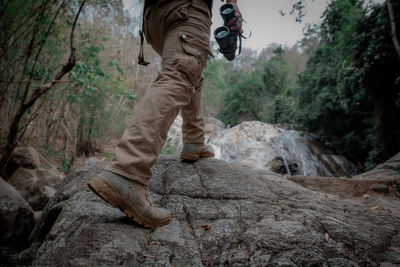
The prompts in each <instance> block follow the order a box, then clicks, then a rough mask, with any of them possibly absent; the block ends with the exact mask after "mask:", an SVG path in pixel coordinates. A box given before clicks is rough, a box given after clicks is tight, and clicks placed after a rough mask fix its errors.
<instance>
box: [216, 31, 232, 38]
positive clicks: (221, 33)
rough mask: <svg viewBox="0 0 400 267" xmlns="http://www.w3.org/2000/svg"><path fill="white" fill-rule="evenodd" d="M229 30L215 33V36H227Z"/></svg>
mask: <svg viewBox="0 0 400 267" xmlns="http://www.w3.org/2000/svg"><path fill="white" fill-rule="evenodd" d="M228 34H229V32H228V31H220V32H218V33H216V34H215V38H219V39H222V38H225V37H226V36H228Z"/></svg>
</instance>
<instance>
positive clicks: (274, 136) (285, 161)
mask: <svg viewBox="0 0 400 267" xmlns="http://www.w3.org/2000/svg"><path fill="white" fill-rule="evenodd" d="M207 142H208V144H209V145H210V146H211V147H212V148H213V150H214V151H215V154H216V158H219V159H222V160H224V161H226V162H230V163H235V162H246V163H251V165H252V166H253V167H254V168H257V169H270V170H273V171H275V172H277V173H281V174H289V175H296V174H297V175H306V176H330V177H332V176H351V175H354V174H355V173H356V172H357V169H356V166H355V165H354V164H353V163H352V162H350V161H349V160H347V159H346V158H345V157H342V156H339V155H335V154H334V153H333V152H332V151H331V150H329V149H328V148H327V147H326V146H325V145H324V144H323V143H322V142H321V141H320V140H319V139H318V138H317V137H316V136H313V135H311V134H309V133H305V132H299V131H294V130H285V129H282V128H279V127H277V126H275V125H271V124H267V123H262V122H258V121H246V122H242V123H241V124H239V125H237V126H235V127H232V128H230V129H220V130H218V131H217V132H216V133H215V134H214V135H213V136H211V137H209V138H208V139H207Z"/></svg>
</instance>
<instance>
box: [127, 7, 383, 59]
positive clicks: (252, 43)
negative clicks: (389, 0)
mask: <svg viewBox="0 0 400 267" xmlns="http://www.w3.org/2000/svg"><path fill="white" fill-rule="evenodd" d="M123 1H124V4H125V7H126V8H127V9H128V10H129V13H130V14H131V15H133V16H138V15H139V16H140V14H141V11H138V9H137V5H135V3H137V1H138V0H123ZM296 1H297V0H238V6H239V8H240V10H241V12H242V16H243V18H244V19H245V20H246V21H247V23H245V24H244V25H243V29H244V35H245V36H246V35H248V33H249V32H250V30H251V32H252V36H251V38H250V39H248V40H244V41H243V47H245V48H251V49H254V50H257V51H261V50H262V49H263V48H265V47H267V46H268V44H270V43H279V44H283V45H289V46H291V45H294V44H295V43H296V42H297V41H299V40H300V39H302V37H303V31H302V30H303V28H304V26H305V25H306V23H317V24H319V23H320V22H321V16H322V13H323V12H324V10H325V8H326V6H327V4H328V2H329V0H306V14H305V17H304V18H303V22H302V23H298V22H296V18H295V16H294V15H290V14H289V11H290V10H291V7H292V5H293V4H294V3H295V2H296ZM374 1H375V2H380V3H382V2H383V1H384V0H374ZM224 2H225V1H224ZM222 4H223V2H221V1H220V0H214V7H213V25H212V32H213V31H214V30H215V29H216V28H217V27H219V26H222V24H223V22H222V18H221V16H220V15H219V8H220V6H221V5H222ZM280 10H282V11H283V12H284V13H286V15H285V16H282V15H281V14H280V12H279V11H280ZM211 39H212V40H213V39H214V37H211Z"/></svg>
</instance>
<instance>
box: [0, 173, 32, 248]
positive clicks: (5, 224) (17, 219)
mask: <svg viewBox="0 0 400 267" xmlns="http://www.w3.org/2000/svg"><path fill="white" fill-rule="evenodd" d="M0 203H1V205H0V247H10V248H14V249H22V248H26V247H27V245H28V243H27V240H28V236H29V234H30V233H31V231H32V229H33V227H34V225H35V221H34V217H33V211H32V208H31V207H30V206H29V204H28V203H27V202H26V201H25V200H24V199H23V198H22V196H21V195H20V194H19V193H18V192H17V190H15V189H14V188H13V187H12V186H11V185H9V184H8V183H7V182H6V181H4V180H3V179H2V178H0Z"/></svg>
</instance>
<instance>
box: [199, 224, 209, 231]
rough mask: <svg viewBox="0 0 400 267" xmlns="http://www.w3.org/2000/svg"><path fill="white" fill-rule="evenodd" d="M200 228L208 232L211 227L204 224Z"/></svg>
mask: <svg viewBox="0 0 400 267" xmlns="http://www.w3.org/2000/svg"><path fill="white" fill-rule="evenodd" d="M200 227H201V228H203V229H204V230H210V228H211V225H209V224H204V225H201V226H200Z"/></svg>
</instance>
